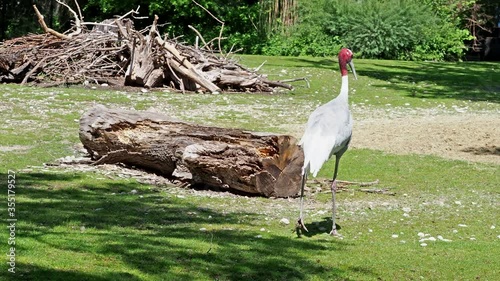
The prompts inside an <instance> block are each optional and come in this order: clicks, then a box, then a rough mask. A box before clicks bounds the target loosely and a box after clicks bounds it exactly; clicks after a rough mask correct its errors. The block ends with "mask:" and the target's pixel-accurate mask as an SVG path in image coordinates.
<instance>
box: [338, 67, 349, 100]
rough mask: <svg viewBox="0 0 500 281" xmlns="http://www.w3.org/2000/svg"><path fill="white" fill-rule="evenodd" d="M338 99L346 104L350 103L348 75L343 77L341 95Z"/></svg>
mask: <svg viewBox="0 0 500 281" xmlns="http://www.w3.org/2000/svg"><path fill="white" fill-rule="evenodd" d="M337 99H339V100H341V101H343V102H345V103H346V104H347V103H348V101H349V79H348V78H347V74H345V75H342V86H341V87H340V94H339V96H338V97H337Z"/></svg>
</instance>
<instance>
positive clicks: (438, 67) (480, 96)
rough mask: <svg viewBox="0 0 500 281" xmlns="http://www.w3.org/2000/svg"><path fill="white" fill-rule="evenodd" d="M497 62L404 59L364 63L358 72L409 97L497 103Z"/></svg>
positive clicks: (499, 97)
mask: <svg viewBox="0 0 500 281" xmlns="http://www.w3.org/2000/svg"><path fill="white" fill-rule="evenodd" d="M415 65H417V67H415ZM498 66H499V65H498V64H495V63H486V62H482V63H467V62H460V63H433V62H412V63H411V65H408V63H405V62H398V63H395V62H394V63H393V62H384V63H373V64H365V65H364V67H363V69H362V70H360V71H359V73H360V74H361V75H364V76H368V77H371V78H374V79H378V80H382V81H383V82H384V83H380V84H378V83H374V84H373V85H372V86H374V87H379V88H383V87H385V88H390V89H394V90H396V91H400V92H403V93H405V94H406V96H408V97H414V98H429V99H432V98H453V99H458V100H473V101H489V102H495V103H499V102H500V84H499V83H498V81H499V80H500V72H499V70H498V69H499V68H498ZM495 68H496V70H495ZM387 82H390V83H387Z"/></svg>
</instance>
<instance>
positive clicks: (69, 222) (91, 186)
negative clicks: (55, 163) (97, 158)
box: [0, 172, 373, 280]
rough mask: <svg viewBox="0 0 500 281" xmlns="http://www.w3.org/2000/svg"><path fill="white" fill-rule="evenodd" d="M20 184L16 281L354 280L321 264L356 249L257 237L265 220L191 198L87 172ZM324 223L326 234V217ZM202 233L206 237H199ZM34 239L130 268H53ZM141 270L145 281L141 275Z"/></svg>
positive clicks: (25, 178)
mask: <svg viewBox="0 0 500 281" xmlns="http://www.w3.org/2000/svg"><path fill="white" fill-rule="evenodd" d="M3 176H4V177H5V178H6V175H5V174H4V175H3ZM16 176H17V187H16V188H17V191H18V192H17V194H16V196H18V197H17V198H18V201H17V202H18V205H17V207H18V210H17V215H18V217H19V225H20V226H19V228H20V231H21V230H22V236H21V235H19V238H18V241H19V243H18V246H17V248H18V249H19V251H20V252H25V253H26V252H28V251H30V252H31V254H29V255H28V256H24V257H23V259H22V262H19V263H18V266H17V269H18V272H17V273H16V275H17V276H21V277H22V278H21V280H139V279H141V280H142V279H144V278H145V276H148V278H146V279H149V278H152V279H154V280H194V279H201V280H206V279H213V280H304V279H307V278H308V277H309V276H313V275H317V276H327V277H328V279H330V280H331V279H336V278H341V277H342V276H343V277H342V278H344V279H345V276H347V275H348V273H346V272H345V271H343V270H341V269H338V268H331V266H329V265H328V263H322V262H318V261H316V260H315V258H314V256H318V257H324V256H325V255H326V252H328V251H346V247H348V244H346V243H345V242H343V241H320V242H318V241H309V240H306V239H296V238H295V237H292V236H290V237H284V236H280V235H272V234H269V235H268V234H266V235H264V237H258V236H257V234H260V232H258V231H251V230H248V225H249V223H250V222H249V221H252V220H258V219H259V218H260V215H259V214H258V213H252V212H228V213H226V212H220V211H217V210H213V209H207V208H199V206H196V205H195V204H193V203H191V202H189V201H188V200H187V199H179V198H177V197H176V196H171V195H169V194H162V193H159V192H158V191H154V190H153V189H148V188H147V187H145V186H143V185H141V184H139V183H136V182H126V181H123V182H116V181H111V180H101V181H98V180H95V179H92V178H90V177H89V176H88V175H86V174H56V173H49V172H48V173H22V174H21V173H19V174H17V175H16ZM134 190H135V191H136V192H133V191H134ZM141 196H142V197H141ZM243 219H244V222H243V223H242V222H241V221H242V220H243ZM245 220H246V221H245ZM238 224H239V225H238ZM250 224H251V223H250ZM323 224H325V227H326V224H327V221H326V219H325V222H322V224H321V225H323ZM235 225H238V227H236V229H234V228H235V227H234V226H235ZM228 226H231V227H228ZM240 226H241V227H240ZM201 227H204V228H206V230H205V231H200V228H201ZM312 229H314V228H312ZM28 240H30V241H31V242H30V243H29V244H30V245H33V244H35V245H43V248H44V249H45V250H46V249H51V250H53V251H55V252H59V253H65V254H66V255H68V254H69V255H78V256H85V257H89V258H91V259H104V260H106V259H118V260H120V262H121V263H122V264H125V266H126V270H124V269H123V267H122V268H121V269H120V268H113V266H112V265H113V264H111V267H110V268H106V269H105V270H103V269H100V270H98V271H96V270H92V269H89V270H87V271H81V270H78V268H79V266H78V265H77V264H73V265H72V262H73V261H72V260H69V261H65V262H66V264H65V265H64V266H61V267H59V266H53V265H50V263H48V264H49V265H48V266H47V265H46V266H42V265H43V264H47V263H46V262H43V261H41V260H40V256H44V253H39V254H36V255H33V251H35V252H36V249H31V250H28V249H27V247H28V243H27V241H28ZM23 241H25V242H23ZM323 243H324V244H323ZM41 247H42V246H41ZM305 253H307V254H305ZM46 254H47V258H49V256H50V255H48V254H49V253H46ZM304 255H306V256H308V258H304V257H305V256H304ZM311 256H312V257H311ZM37 257H38V258H37ZM318 260H319V258H318ZM77 261H78V259H75V261H74V262H75V263H76V262H77ZM96 263H97V264H98V265H96V266H101V265H100V263H99V262H98V261H96ZM68 268H77V269H75V270H69V269H68ZM364 270H366V271H367V273H366V274H367V275H372V274H373V273H371V272H370V270H369V269H364ZM137 271H139V272H140V274H139V275H137V273H135V274H133V273H134V272H137ZM99 273H102V274H99ZM6 274H7V275H8V272H6V271H5V272H3V273H1V274H0V277H1V276H3V277H5V276H7V275H6ZM371 277H373V276H371Z"/></svg>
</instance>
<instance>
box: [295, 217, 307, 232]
mask: <svg viewBox="0 0 500 281" xmlns="http://www.w3.org/2000/svg"><path fill="white" fill-rule="evenodd" d="M297 227H298V228H301V229H303V230H305V231H306V232H309V230H307V227H306V225H305V224H304V220H303V219H302V218H299V220H298V221H297Z"/></svg>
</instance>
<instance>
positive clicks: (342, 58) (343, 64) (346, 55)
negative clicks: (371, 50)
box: [339, 48, 358, 79]
mask: <svg viewBox="0 0 500 281" xmlns="http://www.w3.org/2000/svg"><path fill="white" fill-rule="evenodd" d="M353 56H354V54H353V53H352V51H351V50H349V49H347V48H343V49H341V50H340V52H339V66H340V74H342V76H346V75H347V65H349V66H350V67H351V70H352V73H353V74H354V78H355V79H358V76H357V75H356V70H355V69H354V63H352V57H353Z"/></svg>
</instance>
